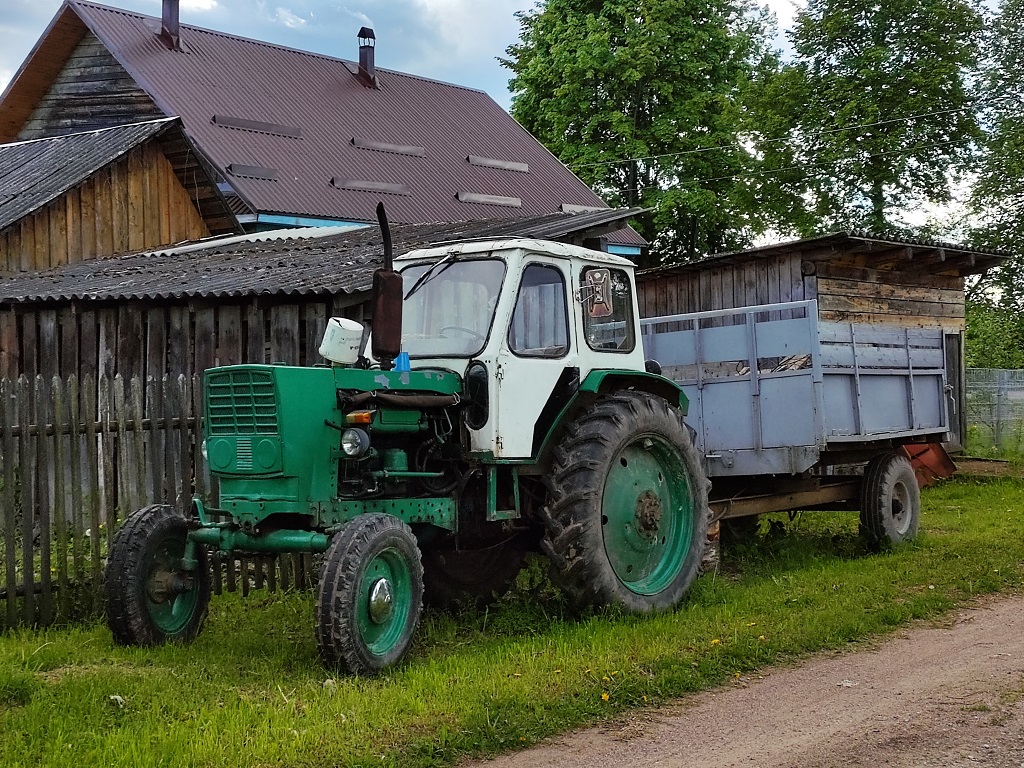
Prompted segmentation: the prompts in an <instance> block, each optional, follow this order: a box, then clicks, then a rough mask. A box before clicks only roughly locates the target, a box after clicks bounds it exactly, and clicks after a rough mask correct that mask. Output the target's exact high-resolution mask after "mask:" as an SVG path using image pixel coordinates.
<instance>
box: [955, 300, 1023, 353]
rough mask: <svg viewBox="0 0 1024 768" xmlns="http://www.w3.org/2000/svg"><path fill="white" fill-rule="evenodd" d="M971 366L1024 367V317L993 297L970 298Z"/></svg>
mask: <svg viewBox="0 0 1024 768" xmlns="http://www.w3.org/2000/svg"><path fill="white" fill-rule="evenodd" d="M964 347H965V350H964V357H965V361H966V364H967V367H968V368H1024V317H1022V316H1021V314H1020V313H1019V312H1017V311H1015V310H1013V309H1011V308H1009V307H1006V306H1000V305H999V304H997V303H995V302H991V301H971V300H968V302H967V334H966V336H965V339H964Z"/></svg>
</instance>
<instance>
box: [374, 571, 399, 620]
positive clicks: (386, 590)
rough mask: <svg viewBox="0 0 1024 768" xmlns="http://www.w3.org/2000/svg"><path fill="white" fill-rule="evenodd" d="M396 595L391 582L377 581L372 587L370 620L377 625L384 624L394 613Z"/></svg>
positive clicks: (382, 579)
mask: <svg viewBox="0 0 1024 768" xmlns="http://www.w3.org/2000/svg"><path fill="white" fill-rule="evenodd" d="M394 606H395V595H394V590H393V588H392V587H391V582H389V581H388V580H387V579H384V578H381V579H377V580H376V581H375V582H374V583H373V586H372V587H370V619H371V620H372V621H373V622H374V623H375V624H383V623H384V622H386V621H387V620H388V619H390V618H391V614H392V613H393V612H394Z"/></svg>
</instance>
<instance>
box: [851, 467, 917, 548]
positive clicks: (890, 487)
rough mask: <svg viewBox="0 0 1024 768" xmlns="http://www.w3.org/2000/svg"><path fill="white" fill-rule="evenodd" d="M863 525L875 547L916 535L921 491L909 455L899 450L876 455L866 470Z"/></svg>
mask: <svg viewBox="0 0 1024 768" xmlns="http://www.w3.org/2000/svg"><path fill="white" fill-rule="evenodd" d="M863 483H864V484H863V490H862V495H861V512H860V529H861V533H862V534H863V535H864V537H865V538H866V539H867V541H868V544H869V545H870V546H871V547H873V548H876V549H880V548H885V547H890V546H893V545H896V544H902V543H903V542H905V541H909V540H911V539H913V538H914V536H916V535H917V527H918V520H919V518H920V515H921V491H920V489H919V488H918V485H917V475H916V474H915V473H914V467H913V465H912V464H911V463H910V459H908V458H907V457H906V456H904V455H902V454H899V453H887V454H885V455H884V456H876V457H875V458H874V459H872V460H871V461H870V462H869V463H868V465H867V467H866V468H865V470H864V481H863Z"/></svg>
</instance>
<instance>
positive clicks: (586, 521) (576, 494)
mask: <svg viewBox="0 0 1024 768" xmlns="http://www.w3.org/2000/svg"><path fill="white" fill-rule="evenodd" d="M547 483H548V503H547V505H546V506H545V508H544V517H545V528H546V531H545V536H544V539H543V541H542V542H541V547H542V549H543V551H544V552H545V554H547V556H548V558H549V559H550V560H551V562H552V564H553V570H554V576H555V578H556V580H557V581H558V582H559V583H560V584H561V586H562V587H563V588H564V590H565V591H566V592H567V593H568V594H569V595H570V596H571V597H572V598H573V599H574V601H575V602H576V604H577V606H578V607H583V606H587V605H593V606H602V605H617V606H621V607H623V608H625V609H626V610H627V611H630V612H633V613H648V612H651V611H657V610H665V609H669V608H673V607H675V606H676V605H678V604H679V602H680V601H681V600H682V598H683V595H685V593H686V591H687V590H688V589H689V587H690V584H691V583H692V582H693V580H694V579H695V578H696V576H697V571H698V568H699V567H700V563H701V557H702V555H703V552H704V545H705V542H706V540H707V530H708V501H707V481H706V479H705V477H704V473H703V470H702V469H701V464H700V457H699V455H698V453H697V450H696V449H695V448H694V446H693V444H692V442H691V441H690V435H689V433H688V431H687V429H686V426H685V424H684V423H683V420H682V416H681V415H680V413H679V411H678V409H677V408H675V407H674V406H673V405H671V404H670V403H668V402H667V401H666V400H664V399H662V398H660V397H656V396H654V395H650V394H647V393H645V392H634V391H623V392H618V393H616V394H615V395H612V396H609V397H606V398H603V399H601V400H599V401H598V402H597V403H595V404H594V405H593V406H592V407H591V408H590V409H588V410H587V411H585V412H583V413H582V414H581V415H580V416H579V417H577V419H576V421H575V422H574V423H573V424H571V425H570V427H569V429H568V431H567V433H566V435H565V437H564V438H563V440H562V442H561V444H560V445H559V446H558V447H557V448H556V450H555V460H554V465H553V467H552V471H551V473H550V475H549V476H548V478H547Z"/></svg>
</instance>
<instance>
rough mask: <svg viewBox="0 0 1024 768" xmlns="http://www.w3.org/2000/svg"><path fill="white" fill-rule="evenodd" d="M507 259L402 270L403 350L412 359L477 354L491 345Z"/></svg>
mask: <svg viewBox="0 0 1024 768" xmlns="http://www.w3.org/2000/svg"><path fill="white" fill-rule="evenodd" d="M504 278H505V262H503V261H500V260H498V259H472V260H466V261H459V260H457V259H455V258H451V259H450V260H449V261H446V262H444V263H441V262H435V263H433V264H417V265H415V266H411V267H407V268H405V269H404V270H402V286H403V294H404V295H405V303H404V304H403V305H402V350H403V351H404V352H408V353H409V356H410V357H472V356H473V355H476V354H478V353H479V352H480V351H481V350H482V349H483V348H484V345H485V344H486V343H487V336H488V334H490V331H491V323H492V322H493V320H494V309H495V307H496V306H497V303H498V294H499V293H500V291H501V283H502V280H503V279H504Z"/></svg>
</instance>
